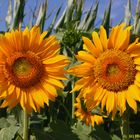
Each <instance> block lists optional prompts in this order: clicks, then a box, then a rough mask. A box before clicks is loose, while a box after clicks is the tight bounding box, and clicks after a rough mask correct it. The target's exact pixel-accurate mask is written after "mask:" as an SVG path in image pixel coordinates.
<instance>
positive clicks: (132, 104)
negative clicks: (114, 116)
mask: <svg viewBox="0 0 140 140" xmlns="http://www.w3.org/2000/svg"><path fill="white" fill-rule="evenodd" d="M126 100H127V103H128V105H129V106H130V107H131V108H132V109H133V110H134V112H135V113H137V103H136V101H135V100H134V99H132V98H131V96H130V95H129V93H128V92H126Z"/></svg>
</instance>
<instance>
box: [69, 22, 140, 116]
mask: <svg viewBox="0 0 140 140" xmlns="http://www.w3.org/2000/svg"><path fill="white" fill-rule="evenodd" d="M130 29H131V27H125V24H124V23H122V24H121V25H117V26H116V27H114V28H113V29H112V31H111V32H110V36H109V38H107V35H106V31H105V29H104V28H103V27H102V26H101V28H100V36H99V35H98V34H97V33H96V32H93V33H92V40H90V39H88V38H87V37H83V42H84V45H83V48H84V51H79V52H78V55H77V56H76V57H77V59H78V60H79V61H81V62H82V63H81V64H80V65H78V66H75V67H73V68H71V69H70V70H69V72H70V73H73V74H74V75H76V76H78V77H80V78H81V79H80V80H78V81H77V82H76V84H75V87H74V89H73V91H76V90H81V91H80V94H81V95H82V96H83V97H84V98H85V101H86V106H87V108H88V110H92V109H93V108H94V107H95V106H98V105H101V108H102V110H103V109H104V107H106V111H107V112H108V114H110V113H111V112H112V115H113V118H114V117H115V114H116V112H117V110H119V111H120V113H121V115H122V114H123V113H124V111H125V110H126V103H127V104H128V105H129V106H130V107H131V108H132V109H133V110H134V111H135V112H137V103H136V101H140V55H139V54H140V43H138V39H136V40H135V42H133V43H132V44H130V43H129V41H130Z"/></svg>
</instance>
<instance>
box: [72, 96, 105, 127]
mask: <svg viewBox="0 0 140 140" xmlns="http://www.w3.org/2000/svg"><path fill="white" fill-rule="evenodd" d="M76 101H77V102H76V103H75V108H76V111H75V116H76V117H77V118H79V119H80V120H81V121H83V122H85V123H86V125H92V126H93V127H94V125H95V124H97V125H99V124H101V123H103V117H102V116H99V115H93V114H92V113H91V112H90V111H88V110H86V108H84V105H82V100H81V98H79V97H77V98H76Z"/></svg>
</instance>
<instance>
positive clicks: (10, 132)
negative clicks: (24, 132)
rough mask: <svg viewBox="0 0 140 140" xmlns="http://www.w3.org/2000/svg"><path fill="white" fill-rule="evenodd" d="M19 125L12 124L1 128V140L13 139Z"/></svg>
mask: <svg viewBox="0 0 140 140" xmlns="http://www.w3.org/2000/svg"><path fill="white" fill-rule="evenodd" d="M18 129H19V127H18V126H10V127H7V128H3V129H1V130H0V140H12V139H13V138H14V137H15V134H16V133H17V131H18Z"/></svg>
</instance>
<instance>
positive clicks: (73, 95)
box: [72, 93, 75, 119]
mask: <svg viewBox="0 0 140 140" xmlns="http://www.w3.org/2000/svg"><path fill="white" fill-rule="evenodd" d="M74 103H75V94H74V93H72V119H74V111H75V106H74Z"/></svg>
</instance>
